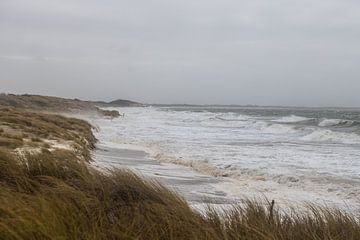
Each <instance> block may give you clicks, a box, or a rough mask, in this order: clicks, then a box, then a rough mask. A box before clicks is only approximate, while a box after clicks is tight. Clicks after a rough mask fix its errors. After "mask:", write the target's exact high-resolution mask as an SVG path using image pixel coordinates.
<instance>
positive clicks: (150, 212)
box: [0, 107, 360, 240]
mask: <svg viewBox="0 0 360 240" xmlns="http://www.w3.org/2000/svg"><path fill="white" fill-rule="evenodd" d="M61 142H66V143H71V144H72V146H73V147H72V148H71V149H67V148H63V149H61V148H59V147H56V146H54V144H53V145H51V144H52V143H58V144H59V143H61ZM95 142H96V139H95V137H94V136H93V134H92V129H91V125H90V124H88V123H87V122H85V121H82V120H78V119H73V118H66V117H62V116H57V115H51V114H45V113H38V112H30V111H26V110H24V109H18V108H9V107H2V108H0V239H4V240H5V239H6V240H17V239H74V240H75V239H89V240H91V239H94V240H95V239H96V240H98V239H164V240H167V239H204V240H205V239H210V240H212V239H214V240H215V239H229V240H230V239H259V240H260V239H264V240H268V239H269V240H270V239H272V240H273V239H281V240H282V239H284V240H285V239H286V240H292V239H314V240H315V239H317V240H320V239H325V240H330V239H339V240H343V239H360V224H359V220H360V219H359V217H358V216H355V215H350V214H348V213H346V212H342V211H339V210H336V209H329V208H321V207H315V206H309V207H308V208H307V211H304V210H296V209H293V210H288V211H286V212H283V211H281V209H279V208H278V207H277V205H276V203H274V202H269V203H267V204H263V202H256V201H247V202H246V203H244V204H241V205H238V206H233V207H232V208H230V209H227V210H224V211H220V212H219V211H215V210H214V209H212V208H210V207H209V208H208V209H207V210H206V211H205V212H202V213H199V212H197V211H195V210H194V209H192V208H191V207H190V206H189V205H188V203H187V202H186V201H185V200H184V199H183V198H181V197H180V196H179V195H177V194H176V193H174V192H172V191H170V190H169V189H167V188H165V187H163V186H162V185H161V184H159V183H157V182H151V181H148V180H146V181H145V180H143V179H142V178H140V177H138V176H136V175H135V174H133V173H131V172H129V171H126V170H119V169H112V170H109V171H107V172H101V171H98V170H96V169H94V168H93V167H91V164H89V162H90V161H91V155H90V151H91V149H93V148H94V146H95ZM45 144H47V145H45ZM74 146H76V147H74ZM19 149H23V150H24V149H25V150H26V149H27V150H28V151H25V150H24V151H19ZM31 149H37V151H31Z"/></svg>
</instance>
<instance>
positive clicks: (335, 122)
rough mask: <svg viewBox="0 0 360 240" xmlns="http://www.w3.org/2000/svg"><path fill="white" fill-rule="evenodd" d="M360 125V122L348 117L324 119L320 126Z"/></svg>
mask: <svg viewBox="0 0 360 240" xmlns="http://www.w3.org/2000/svg"><path fill="white" fill-rule="evenodd" d="M355 125H360V123H359V122H357V121H353V120H346V119H326V118H325V119H323V120H322V121H321V122H320V123H319V127H352V126H355Z"/></svg>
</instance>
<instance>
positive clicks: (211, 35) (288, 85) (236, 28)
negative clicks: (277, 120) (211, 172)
mask: <svg viewBox="0 0 360 240" xmlns="http://www.w3.org/2000/svg"><path fill="white" fill-rule="evenodd" d="M359 10H360V2H359V1H353V0H343V1H338V0H311V1H310V0H301V1H300V0H295V1H290V0H279V1H275V2H274V1H267V0H254V1H242V0H240V1H239V0H237V1H235V0H222V1H220V0H206V1H205V0H198V1H190V0H184V1H178V0H171V1H169V0H154V1H145V0H132V1H130V0H126V1H115V0H105V1H100V0H97V1H96V0H88V1H86V0H52V1H48V0H3V1H1V2H0V32H1V38H0V81H1V86H2V89H1V90H2V91H10V92H34V93H42V94H52V95H60V96H67V97H81V98H86V99H105V100H107V99H112V98H117V97H126V98H131V99H136V100H140V101H144V102H171V103H175V102H187V103H220V104H229V103H236V104H266V105H269V104H271V105H307V106H317V105H327V106H329V105H337V106H360V104H359V98H358V93H357V89H360V81H359V75H360V74H359V71H360V70H359V69H358V66H359V61H360V46H359V44H358V41H359V40H360V15H359V14H358V12H359Z"/></svg>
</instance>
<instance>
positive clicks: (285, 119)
mask: <svg viewBox="0 0 360 240" xmlns="http://www.w3.org/2000/svg"><path fill="white" fill-rule="evenodd" d="M313 120H314V118H307V117H302V116H296V115H290V116H285V117H282V118H279V119H277V120H274V122H277V123H301V122H308V121H313Z"/></svg>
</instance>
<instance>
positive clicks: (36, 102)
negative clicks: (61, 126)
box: [0, 94, 120, 118]
mask: <svg viewBox="0 0 360 240" xmlns="http://www.w3.org/2000/svg"><path fill="white" fill-rule="evenodd" d="M0 105H1V106H6V107H15V108H21V109H28V110H29V109H31V110H36V111H48V112H93V113H97V114H99V115H103V116H107V117H111V118H116V117H119V116H120V113H119V112H118V111H114V110H113V111H108V110H104V109H100V108H99V107H98V105H99V106H104V107H106V106H107V103H105V102H91V101H82V100H79V99H65V98H59V97H49V96H40V95H30V94H24V95H15V94H0Z"/></svg>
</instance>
